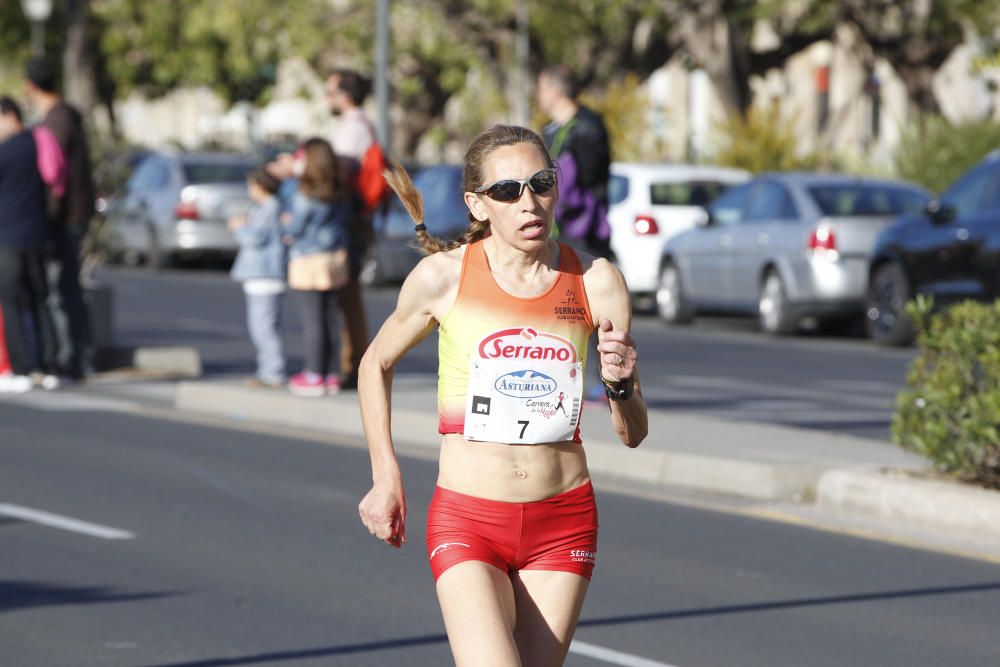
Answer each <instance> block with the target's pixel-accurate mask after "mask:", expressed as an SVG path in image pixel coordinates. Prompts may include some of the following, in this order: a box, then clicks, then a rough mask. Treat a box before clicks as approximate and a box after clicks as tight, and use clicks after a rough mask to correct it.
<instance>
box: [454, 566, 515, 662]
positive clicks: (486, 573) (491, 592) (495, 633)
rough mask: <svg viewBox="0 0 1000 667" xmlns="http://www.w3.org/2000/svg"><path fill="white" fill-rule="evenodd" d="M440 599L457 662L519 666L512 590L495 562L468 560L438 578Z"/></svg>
mask: <svg viewBox="0 0 1000 667" xmlns="http://www.w3.org/2000/svg"><path fill="white" fill-rule="evenodd" d="M437 593H438V600H439V601H440V603H441V613H442V615H443V616H444V625H445V628H446V629H447V631H448V642H449V644H450V645H451V652H452V655H454V657H455V664H456V665H457V667H466V666H470V667H472V666H474V667H479V666H481V665H482V666H488V667H519V666H520V665H521V662H520V659H519V658H518V654H517V647H516V646H515V644H514V639H513V628H514V591H513V588H512V586H511V581H510V577H509V576H508V575H507V574H506V573H505V572H502V571H500V570H498V569H497V568H495V567H493V566H492V565H487V564H486V563H483V562H480V561H465V562H463V563H459V564H458V565H454V566H452V567H450V568H448V569H447V570H445V572H444V573H442V574H441V576H440V577H439V578H438V581H437Z"/></svg>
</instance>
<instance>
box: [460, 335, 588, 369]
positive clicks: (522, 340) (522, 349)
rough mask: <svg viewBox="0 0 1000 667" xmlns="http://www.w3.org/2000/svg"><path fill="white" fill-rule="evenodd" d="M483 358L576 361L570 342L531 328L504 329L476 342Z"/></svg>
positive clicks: (574, 351)
mask: <svg viewBox="0 0 1000 667" xmlns="http://www.w3.org/2000/svg"><path fill="white" fill-rule="evenodd" d="M479 356H480V357H482V358H483V359H543V360H551V361H568V362H575V361H576V348H575V347H573V343H571V342H569V341H568V340H566V339H565V338H563V337H561V336H556V335H555V334H550V333H545V332H544V331H541V332H539V331H536V330H535V329H532V328H531V327H518V328H515V329H504V330H503V331H497V332H496V333H493V334H490V335H489V336H487V337H486V338H484V339H483V340H482V342H481V343H479Z"/></svg>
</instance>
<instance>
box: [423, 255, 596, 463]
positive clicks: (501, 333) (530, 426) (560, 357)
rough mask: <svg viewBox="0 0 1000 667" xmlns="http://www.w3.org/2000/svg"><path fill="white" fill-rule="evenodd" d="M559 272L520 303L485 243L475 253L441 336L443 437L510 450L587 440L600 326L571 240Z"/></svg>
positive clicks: (465, 260) (466, 257)
mask: <svg viewBox="0 0 1000 667" xmlns="http://www.w3.org/2000/svg"><path fill="white" fill-rule="evenodd" d="M558 271H559V275H558V277H557V278H556V280H555V281H554V282H553V284H552V286H551V287H550V288H549V289H548V290H547V291H546V292H545V293H544V294H541V295H539V296H535V297H529V298H520V297H516V296H512V295H511V294H508V293H507V292H505V291H504V290H502V289H501V288H500V286H499V285H497V283H496V281H495V280H494V278H493V274H492V273H491V271H490V266H489V261H488V259H487V257H486V251H485V248H484V246H483V242H482V241H477V242H475V243H471V244H469V245H468V246H467V247H466V249H465V255H464V257H463V259H462V272H461V278H460V279H459V286H458V295H457V296H456V299H455V304H454V306H453V307H452V309H451V311H450V312H449V313H448V314H447V316H445V318H444V320H443V321H442V322H441V324H440V328H439V331H438V418H439V425H438V431H439V432H440V433H442V434H445V433H462V434H464V435H465V436H466V437H467V438H469V439H470V440H492V441H495V442H508V443H524V444H537V443H539V442H562V441H569V440H572V441H574V442H577V443H579V442H581V440H580V429H579V414H580V409H581V405H582V393H583V378H584V376H585V373H584V370H585V368H586V362H587V347H588V346H587V341H588V339H589V338H590V335H591V333H592V332H593V329H594V324H593V320H592V318H591V314H590V306H589V304H588V302H587V294H586V292H585V290H584V286H583V269H582V266H581V264H580V260H579V258H578V257H577V255H576V253H575V252H574V251H573V250H572V249H571V248H569V247H568V246H566V245H564V244H562V243H560V244H559V268H558ZM490 420H492V421H491V423H490V424H487V423H486V422H487V421H490ZM479 422H483V423H479ZM477 434H478V435H477Z"/></svg>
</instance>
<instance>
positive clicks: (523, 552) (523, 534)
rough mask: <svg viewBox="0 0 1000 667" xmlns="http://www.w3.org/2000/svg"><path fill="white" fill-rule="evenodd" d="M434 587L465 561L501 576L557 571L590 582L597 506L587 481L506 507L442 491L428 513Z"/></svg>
mask: <svg viewBox="0 0 1000 667" xmlns="http://www.w3.org/2000/svg"><path fill="white" fill-rule="evenodd" d="M427 556H428V558H429V559H430V563H431V571H432V572H433V573H434V581H437V580H438V577H440V576H441V574H442V573H443V572H444V571H445V570H447V569H448V568H449V567H451V566H453V565H458V564H459V563H464V562H465V561H468V560H474V561H480V562H483V563H488V564H490V565H492V566H494V567H496V568H498V569H500V570H502V571H504V572H507V573H508V574H509V573H512V572H516V571H517V570H558V571H561V572H572V573H573V574H578V575H580V576H581V577H586V578H587V579H588V580H589V579H590V577H591V574H592V573H593V571H594V563H595V561H596V559H597V502H596V500H595V498H594V487H593V486H592V485H591V483H590V482H589V481H588V482H587V483H586V484H584V485H582V486H579V487H577V488H575V489H571V490H569V491H565V492H563V493H560V494H559V495H557V496H553V497H552V498H546V499H545V500H539V501H536V502H531V503H506V502H501V501H498V500H487V499H485V498H476V497H475V496H467V495H465V494H464V493H457V492H455V491H449V490H448V489H442V488H441V487H440V486H439V487H437V489H436V490H435V491H434V497H433V498H432V499H431V505H430V508H429V509H428V512H427Z"/></svg>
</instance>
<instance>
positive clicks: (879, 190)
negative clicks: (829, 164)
mask: <svg viewBox="0 0 1000 667" xmlns="http://www.w3.org/2000/svg"><path fill="white" fill-rule="evenodd" d="M808 191H809V194H810V196H812V198H813V201H815V202H816V206H818V207H819V209H820V211H822V212H823V215H825V216H829V217H860V216H878V215H901V214H903V213H912V212H914V211H919V210H921V209H922V208H923V206H924V204H926V203H927V195H925V194H924V193H923V192H921V191H919V190H912V189H909V188H901V187H894V186H891V185H871V184H843V185H816V186H813V187H810V188H808Z"/></svg>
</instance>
